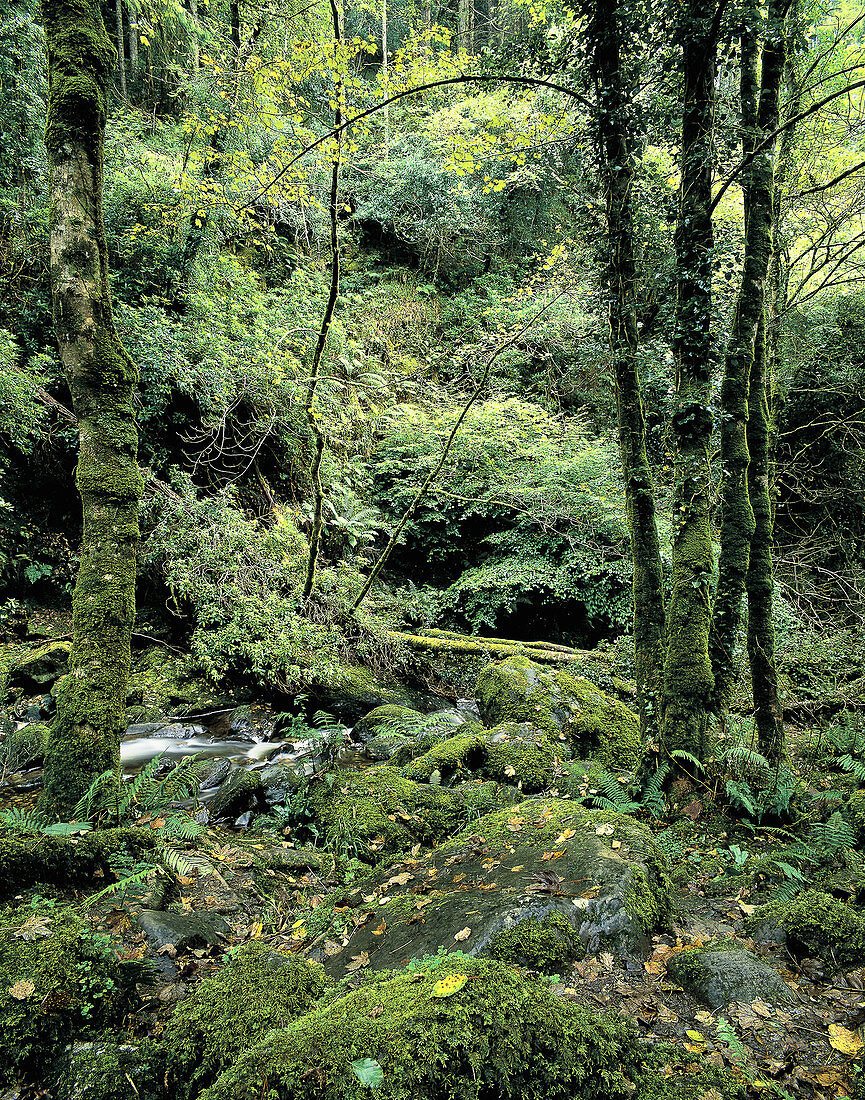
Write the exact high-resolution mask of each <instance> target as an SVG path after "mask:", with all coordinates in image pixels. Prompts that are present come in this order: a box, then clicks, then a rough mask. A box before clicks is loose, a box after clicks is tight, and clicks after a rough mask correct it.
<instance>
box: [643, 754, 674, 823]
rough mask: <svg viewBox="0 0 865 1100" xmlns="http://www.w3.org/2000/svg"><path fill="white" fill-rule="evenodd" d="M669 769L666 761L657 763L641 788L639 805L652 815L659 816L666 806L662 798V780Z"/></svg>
mask: <svg viewBox="0 0 865 1100" xmlns="http://www.w3.org/2000/svg"><path fill="white" fill-rule="evenodd" d="M670 770H671V768H670V764H668V763H667V761H664V762H663V763H661V764H659V765H658V768H657V770H656V771H655V773H654V775H653V776H652V777H651V779H650V780H649V781H648V783H646V785H645V787H644V788H643V792H642V795H641V797H640V805H641V806H642V808H643V809H644V810H647V811H648V812H649V813H650V814H651V815H652V817H656V818H657V817H661V816H662V815H663V813H664V811H665V810H666V808H667V803H666V799H665V798H664V782H665V780H666V778H667V776H668V775H669V774H670Z"/></svg>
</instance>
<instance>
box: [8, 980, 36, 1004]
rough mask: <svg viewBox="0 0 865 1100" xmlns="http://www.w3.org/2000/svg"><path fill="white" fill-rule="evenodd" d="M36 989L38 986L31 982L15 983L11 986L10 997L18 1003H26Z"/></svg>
mask: <svg viewBox="0 0 865 1100" xmlns="http://www.w3.org/2000/svg"><path fill="white" fill-rule="evenodd" d="M35 989H36V986H35V985H34V984H33V982H31V981H20V982H15V984H14V985H10V986H9V996H10V997H14V998H15V1000H16V1001H26V1000H27V998H28V997H29V996H30V994H31V993H32V992H33V991H34V990H35Z"/></svg>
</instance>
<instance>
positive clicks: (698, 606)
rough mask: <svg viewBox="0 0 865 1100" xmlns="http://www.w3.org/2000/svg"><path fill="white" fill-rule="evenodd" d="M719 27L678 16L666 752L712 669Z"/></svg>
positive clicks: (702, 709) (703, 701)
mask: <svg viewBox="0 0 865 1100" xmlns="http://www.w3.org/2000/svg"><path fill="white" fill-rule="evenodd" d="M717 34H718V26H717V19H716V12H715V4H714V3H713V4H706V3H705V2H704V0H686V3H685V4H684V5H683V10H682V14H681V23H680V37H681V41H682V75H683V80H684V101H683V112H682V154H681V183H680V187H679V212H678V221H677V225H676V234H675V238H676V329H675V339H674V348H673V350H674V355H675V362H676V401H675V409H674V412H673V417H672V424H671V427H672V435H673V443H674V446H675V462H676V492H675V497H674V515H673V568H672V576H671V591H670V602H669V606H668V613H667V650H666V655H665V661H664V682H663V692H662V700H661V739H662V744H663V747H664V749H665V751H666V752H673V751H675V750H677V749H678V750H684V751H687V752H689V753H691V754H692V755H694V756H695V757H697V758H698V759H701V758H702V757H703V755H704V753H705V741H706V720H707V713H708V708H709V706H710V704H711V698H712V691H713V688H714V682H715V678H714V675H713V673H712V664H711V661H710V659H709V625H710V601H709V589H710V582H711V580H712V576H713V571H714V556H713V551H712V533H711V525H710V498H711V478H710V472H709V440H710V436H711V431H712V413H711V409H710V407H709V399H710V388H711V358H712V337H711V316H712V249H713V233H712V214H711V202H712V119H713V112H714V97H715V57H716V52H717Z"/></svg>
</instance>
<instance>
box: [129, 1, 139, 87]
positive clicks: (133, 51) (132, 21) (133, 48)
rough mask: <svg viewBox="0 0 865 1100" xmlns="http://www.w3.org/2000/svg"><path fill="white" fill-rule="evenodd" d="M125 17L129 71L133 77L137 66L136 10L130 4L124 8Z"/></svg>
mask: <svg viewBox="0 0 865 1100" xmlns="http://www.w3.org/2000/svg"><path fill="white" fill-rule="evenodd" d="M126 18H127V20H128V22H129V71H130V73H131V75H132V76H133V77H134V76H135V71H136V69H137V68H138V12H137V11H136V10H135V7H134V6H133V5H132V4H129V5H128V6H127V8H126Z"/></svg>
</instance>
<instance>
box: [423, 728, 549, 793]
mask: <svg viewBox="0 0 865 1100" xmlns="http://www.w3.org/2000/svg"><path fill="white" fill-rule="evenodd" d="M558 761H559V758H558V757H557V755H556V750H555V748H554V747H553V745H552V744H551V742H550V739H549V737H547V735H546V734H544V733H541V732H540V731H539V730H537V729H535V728H534V727H533V726H531V725H530V724H529V723H519V722H506V723H504V724H503V725H501V726H497V727H496V728H495V729H493V730H490V731H488V732H484V733H476V732H472V733H465V734H460V735H458V736H456V737H450V738H448V739H447V740H446V741H441V742H439V744H437V745H434V746H433V748H431V749H430V750H429V751H428V752H426V753H425V754H424V755H423V756H421V757H420V758H419V759H417V760H415V761H413V762H412V763H411V764H409V765H408V766H407V767H406V768H405V769H404V772H405V775H406V776H407V777H408V778H409V779H414V780H415V781H417V782H423V781H424V780H426V781H428V780H429V778H430V776H431V775H433V774H434V773H436V772H437V773H438V775H439V776H440V778H441V780H442V781H448V780H451V779H452V778H453V777H454V776H459V775H467V774H475V775H478V776H481V777H482V778H484V779H494V780H496V781H497V782H499V783H512V784H513V785H514V786H516V787H519V788H520V790H523V791H525V792H526V793H527V794H532V793H535V792H537V791H543V790H546V789H547V788H548V787H550V786H551V785H552V782H553V778H554V775H555V769H556V765H557V763H558Z"/></svg>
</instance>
